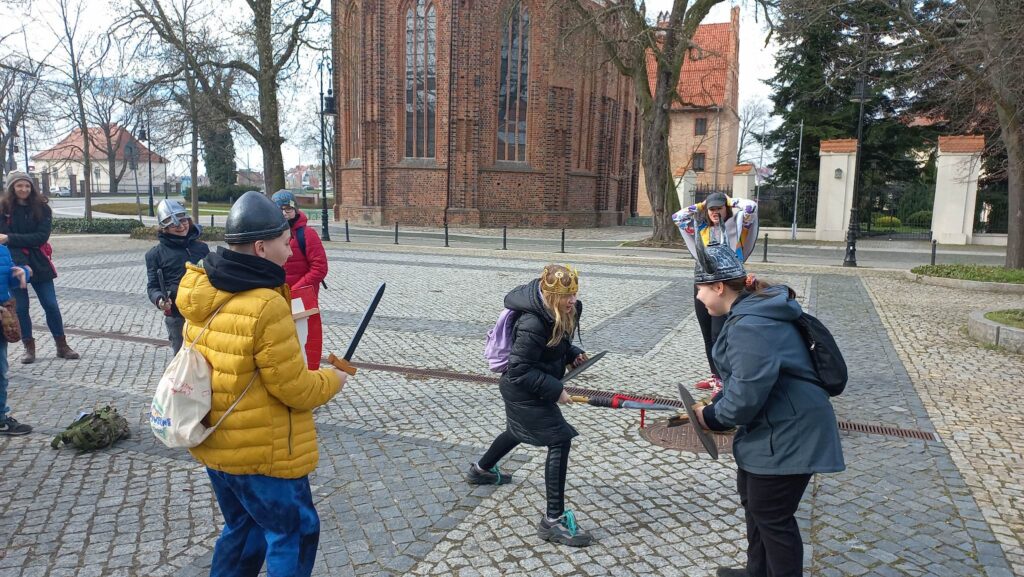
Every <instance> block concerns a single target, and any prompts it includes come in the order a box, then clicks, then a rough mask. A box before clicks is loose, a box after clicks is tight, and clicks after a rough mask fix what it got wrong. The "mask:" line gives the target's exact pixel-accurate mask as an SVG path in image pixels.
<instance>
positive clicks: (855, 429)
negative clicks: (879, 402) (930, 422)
mask: <svg viewBox="0 0 1024 577" xmlns="http://www.w3.org/2000/svg"><path fill="white" fill-rule="evenodd" d="M839 430H840V431H850V432H851V433H864V434H867V435H885V436H886V437H900V438H902V439H920V440H922V441H938V440H939V436H938V435H936V434H935V433H929V432H927V431H917V430H914V429H899V428H896V427H885V426H882V425H866V424H864V423H850V422H847V421H839Z"/></svg>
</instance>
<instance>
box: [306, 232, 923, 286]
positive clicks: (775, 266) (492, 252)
mask: <svg viewBox="0 0 1024 577" xmlns="http://www.w3.org/2000/svg"><path fill="white" fill-rule="evenodd" d="M324 248H326V249H328V250H357V251H367V252H393V253H403V252H404V253H410V254H424V255H435V256H469V257H481V258H488V257H491V258H515V259H524V260H546V261H548V262H556V263H557V262H566V261H570V262H574V263H581V262H586V263H593V264H612V265H614V264H621V265H634V266H659V267H668V268H672V267H680V268H682V269H685V270H686V271H687V272H690V271H691V270H692V268H693V259H692V258H690V257H689V254H688V253H685V254H686V256H685V258H684V257H683V256H682V255H680V258H666V257H649V256H614V255H598V254H583V253H573V252H565V253H561V252H544V251H518V250H500V249H485V248H462V247H447V248H446V247H432V246H417V245H398V246H395V245H382V244H373V243H360V242H344V241H335V240H332V241H329V242H325V243H324ZM744 267H746V268H747V269H748V270H752V271H765V270H769V271H770V270H794V271H799V272H823V273H828V274H840V275H846V276H862V273H868V274H870V275H872V276H895V277H899V276H900V275H901V274H902V273H903V272H905V271H906V269H891V268H874V267H858V268H847V267H843V266H839V265H828V266H826V265H815V264H795V263H781V262H767V263H763V262H747V263H746V264H745V265H744Z"/></svg>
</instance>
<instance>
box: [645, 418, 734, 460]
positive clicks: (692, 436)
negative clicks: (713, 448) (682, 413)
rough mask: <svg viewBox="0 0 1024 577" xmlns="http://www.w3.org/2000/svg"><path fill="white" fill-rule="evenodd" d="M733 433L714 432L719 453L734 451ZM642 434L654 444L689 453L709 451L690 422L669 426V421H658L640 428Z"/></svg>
mask: <svg viewBox="0 0 1024 577" xmlns="http://www.w3.org/2000/svg"><path fill="white" fill-rule="evenodd" d="M732 435H733V434H732V433H731V432H729V433H712V434H711V438H712V439H714V440H715V444H716V445H718V452H719V453H732ZM640 436H641V437H643V438H645V439H647V441H648V442H650V443H651V444H652V445H657V446H659V447H665V448H666V449H675V450H677V451H686V452H688V453H707V451H705V450H704V445H701V444H700V439H698V438H697V434H696V433H694V432H693V427H692V426H690V424H689V423H683V424H681V425H679V426H676V427H669V426H668V421H657V422H654V423H651V424H650V425H649V426H647V427H644V428H643V429H640Z"/></svg>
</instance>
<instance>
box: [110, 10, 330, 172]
mask: <svg viewBox="0 0 1024 577" xmlns="http://www.w3.org/2000/svg"><path fill="white" fill-rule="evenodd" d="M180 1H181V2H182V4H180V5H179V4H174V5H171V3H170V2H168V1H167V0H133V10H132V12H131V14H130V15H129V18H130V19H133V20H141V21H144V22H146V23H148V24H149V26H150V27H151V29H152V30H153V31H154V32H155V33H156V34H157V35H158V36H159V37H160V38H161V39H162V40H163V41H164V42H166V43H167V44H169V45H171V46H172V47H174V48H175V49H176V50H177V51H178V52H179V53H180V54H181V56H182V59H183V64H184V66H185V67H186V68H187V69H188V72H189V77H190V78H191V81H192V82H194V83H195V85H196V89H197V90H201V91H202V93H203V94H204V95H205V96H207V97H209V99H210V104H212V105H213V106H215V107H216V108H218V109H219V110H220V111H221V112H222V113H223V114H225V115H226V116H227V117H228V118H229V119H231V120H232V121H233V122H236V123H237V124H238V125H239V126H241V127H242V128H243V129H244V130H245V131H246V132H247V133H248V134H249V135H250V136H251V137H252V138H253V140H255V141H256V142H257V143H258V144H259V145H260V148H261V149H262V151H263V167H264V168H263V169H264V173H265V176H264V179H265V182H266V185H267V190H274V189H276V188H282V187H283V186H284V159H283V157H282V154H281V145H282V144H283V143H284V140H285V139H284V137H283V136H282V135H281V122H280V116H281V111H280V107H279V104H278V87H279V83H280V82H281V80H282V79H283V78H285V77H286V75H287V74H289V73H290V72H291V71H293V70H294V68H295V67H296V60H297V56H298V54H299V50H300V47H301V46H302V45H303V43H304V42H305V34H306V30H307V28H308V27H309V26H310V25H311V24H313V23H316V22H318V21H322V20H323V19H325V18H326V15H325V14H324V13H323V12H322V11H321V10H320V0H287V1H280V0H279V1H277V2H274V1H272V0H246V2H245V5H246V7H247V8H248V9H249V13H248V16H247V18H246V24H245V25H244V26H243V27H242V29H241V30H237V31H235V32H233V33H232V34H233V35H234V38H231V39H229V41H226V42H225V45H230V46H232V47H235V49H234V52H233V53H229V54H228V55H227V56H225V57H221V56H214V55H211V54H197V53H195V52H194V51H193V50H192V46H191V44H190V41H191V40H190V39H189V38H185V37H182V35H181V29H180V27H179V26H177V25H176V21H180V20H181V15H182V14H183V10H182V6H188V5H190V4H194V2H191V1H190V0H180ZM215 24H216V23H214V22H206V23H205V24H202V23H198V22H197V23H194V25H193V26H192V28H193V30H197V29H198V28H200V27H201V26H205V27H206V33H207V37H210V38H212V37H216V36H217V35H216V34H214V33H213V31H214V30H215V29H216V26H215ZM212 70H223V71H231V72H235V73H237V74H238V75H240V77H242V78H244V79H245V80H246V81H247V83H248V85H249V86H251V88H252V89H253V90H254V91H255V93H256V100H257V107H256V110H253V109H252V107H251V106H246V104H245V99H243V98H239V95H240V94H241V92H242V91H244V90H245V88H246V82H239V83H238V84H237V85H236V86H235V90H233V91H232V93H231V94H229V95H228V96H226V97H225V96H223V95H219V94H218V92H217V90H215V87H214V85H215V81H214V78H213V75H212V74H211V71H212Z"/></svg>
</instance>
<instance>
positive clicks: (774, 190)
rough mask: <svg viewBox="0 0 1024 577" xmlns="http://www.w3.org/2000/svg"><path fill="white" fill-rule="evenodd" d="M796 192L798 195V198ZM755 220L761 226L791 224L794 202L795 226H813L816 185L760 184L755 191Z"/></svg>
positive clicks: (814, 220)
mask: <svg viewBox="0 0 1024 577" xmlns="http://www.w3.org/2000/svg"><path fill="white" fill-rule="evenodd" d="M797 194H799V195H800V197H799V199H798V198H797ZM755 198H756V200H757V220H758V222H759V223H760V225H761V226H778V227H790V226H793V206H794V203H796V226H797V228H814V227H815V224H816V222H817V214H818V187H817V186H813V185H807V184H804V185H801V186H800V191H799V193H798V192H797V190H796V185H795V184H784V185H767V186H761V189H760V190H759V191H758V192H757V193H756V195H755Z"/></svg>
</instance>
